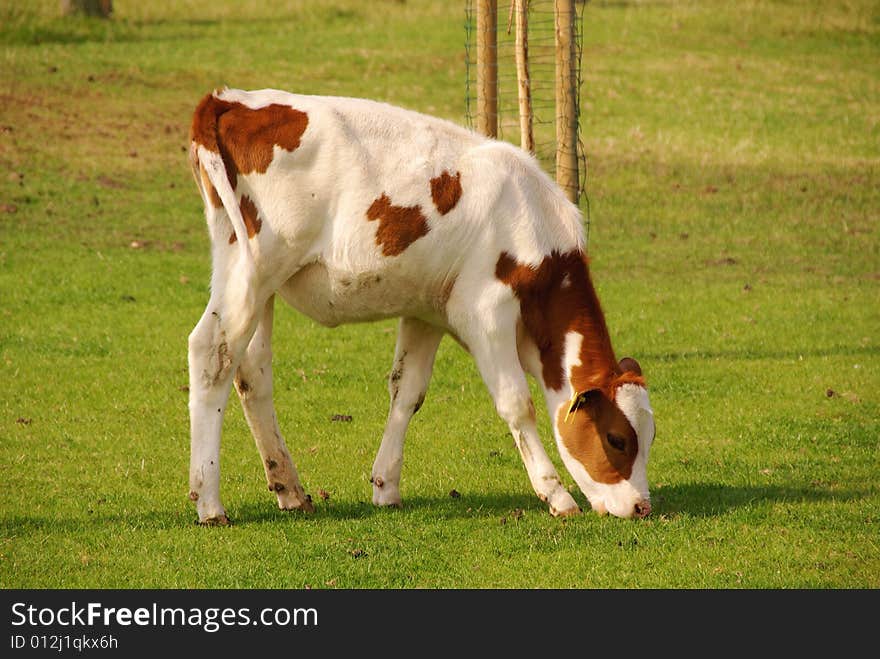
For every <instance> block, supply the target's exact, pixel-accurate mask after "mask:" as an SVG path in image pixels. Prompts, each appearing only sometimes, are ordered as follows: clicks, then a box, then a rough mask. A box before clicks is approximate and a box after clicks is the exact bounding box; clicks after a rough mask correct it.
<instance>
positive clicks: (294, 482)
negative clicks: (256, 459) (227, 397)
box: [235, 295, 315, 512]
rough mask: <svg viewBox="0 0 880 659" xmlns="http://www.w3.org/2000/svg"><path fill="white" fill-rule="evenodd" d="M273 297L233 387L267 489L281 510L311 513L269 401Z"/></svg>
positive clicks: (267, 305)
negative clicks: (252, 439)
mask: <svg viewBox="0 0 880 659" xmlns="http://www.w3.org/2000/svg"><path fill="white" fill-rule="evenodd" d="M274 310H275V296H274V295H273V296H272V297H270V298H269V300H268V301H267V302H266V306H265V307H264V308H263V312H262V315H261V316H260V320H259V323H258V324H257V329H256V331H255V332H254V335H253V337H252V338H251V341H250V343H249V344H248V347H247V350H246V351H245V354H244V356H243V358H242V360H241V364H240V365H239V367H238V370H237V371H236V374H235V389H236V391H238V396H239V398H240V399H241V406H242V409H244V415H245V418H246V419H247V422H248V425H249V426H250V428H251V433H252V434H253V436H254V441H255V442H256V444H257V449H258V450H259V451H260V456H261V457H262V459H263V469H264V470H265V472H266V481H267V482H268V484H269V490H270V491H272V492H275V495H276V496H277V497H278V507H279V508H281V509H282V510H293V509H298V510H305V511H308V512H312V511H313V510H314V509H315V508H314V506H313V505H312V500H311V497H309V496H308V495H307V494H306V493H305V491H304V490H303V487H302V485H301V484H300V480H299V474H298V473H297V471H296V466H295V465H294V464H293V460H292V459H291V457H290V452H289V451H288V450H287V446H286V445H285V443H284V439H283V438H282V436H281V430H280V429H279V427H278V418H277V416H276V415H275V407H274V405H273V403H272V320H273V316H274Z"/></svg>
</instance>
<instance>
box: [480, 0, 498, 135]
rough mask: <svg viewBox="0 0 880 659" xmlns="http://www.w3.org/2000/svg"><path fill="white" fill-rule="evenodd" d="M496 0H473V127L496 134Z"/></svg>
mask: <svg viewBox="0 0 880 659" xmlns="http://www.w3.org/2000/svg"><path fill="white" fill-rule="evenodd" d="M497 28H498V1H497V0H477V130H478V131H479V132H481V133H482V134H483V135H487V136H488V137H497V136H498V37H497V34H496V30H497Z"/></svg>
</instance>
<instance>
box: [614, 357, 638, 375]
mask: <svg viewBox="0 0 880 659" xmlns="http://www.w3.org/2000/svg"><path fill="white" fill-rule="evenodd" d="M619 365H620V370H621V371H622V372H623V373H635V374H636V375H641V374H642V367H641V366H639V363H638V362H637V361H636V360H635V359H633V358H632V357H624V358H623V359H621V360H620V364H619Z"/></svg>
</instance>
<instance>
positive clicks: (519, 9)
mask: <svg viewBox="0 0 880 659" xmlns="http://www.w3.org/2000/svg"><path fill="white" fill-rule="evenodd" d="M514 2H515V3H516V9H515V10H514V11H515V13H516V82H517V88H518V97H519V134H520V146H521V147H522V148H523V149H524V150H525V151H528V152H529V153H531V154H533V155H534V153H535V134H534V132H533V130H532V81H531V77H530V76H529V0H514Z"/></svg>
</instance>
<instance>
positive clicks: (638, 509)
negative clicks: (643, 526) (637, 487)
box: [633, 499, 651, 518]
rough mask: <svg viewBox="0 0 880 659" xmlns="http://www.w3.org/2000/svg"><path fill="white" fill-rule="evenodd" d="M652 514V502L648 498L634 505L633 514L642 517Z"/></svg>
mask: <svg viewBox="0 0 880 659" xmlns="http://www.w3.org/2000/svg"><path fill="white" fill-rule="evenodd" d="M650 514H651V502H650V501H648V500H647V499H643V500H642V501H639V502H638V503H637V504H636V505H635V506H633V516H634V517H638V518H642V517H647V516H648V515H650Z"/></svg>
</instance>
